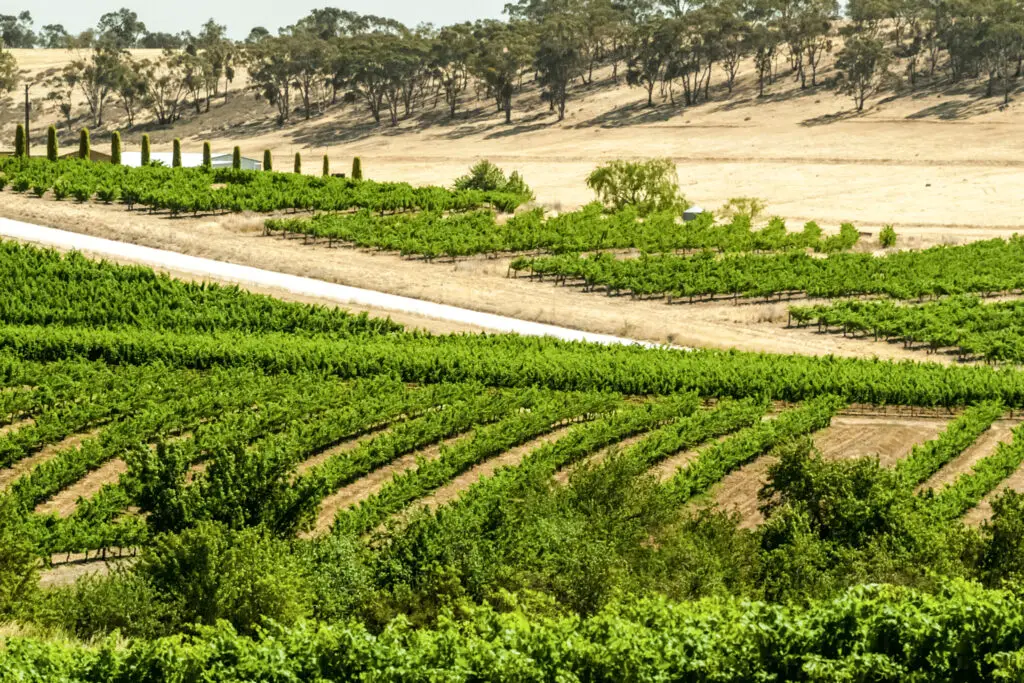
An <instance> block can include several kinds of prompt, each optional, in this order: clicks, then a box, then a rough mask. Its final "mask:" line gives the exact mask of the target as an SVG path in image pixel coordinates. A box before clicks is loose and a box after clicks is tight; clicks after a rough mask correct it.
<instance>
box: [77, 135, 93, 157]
mask: <svg viewBox="0 0 1024 683" xmlns="http://www.w3.org/2000/svg"><path fill="white" fill-rule="evenodd" d="M91 153H92V143H91V142H90V141H89V129H88V128H83V129H82V132H81V133H79V134H78V158H79V159H86V160H88V159H91V158H92V154H91Z"/></svg>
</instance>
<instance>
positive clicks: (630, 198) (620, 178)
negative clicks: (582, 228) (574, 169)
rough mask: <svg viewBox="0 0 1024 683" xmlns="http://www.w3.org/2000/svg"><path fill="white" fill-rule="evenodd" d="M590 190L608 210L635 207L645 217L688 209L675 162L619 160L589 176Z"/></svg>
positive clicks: (664, 160)
mask: <svg viewBox="0 0 1024 683" xmlns="http://www.w3.org/2000/svg"><path fill="white" fill-rule="evenodd" d="M587 187H589V188H590V189H592V190H593V191H594V192H595V193H597V196H598V198H599V199H600V200H601V201H602V202H603V203H604V205H605V206H606V207H609V208H612V209H615V210H620V209H623V208H625V207H627V206H632V207H634V208H635V209H636V211H637V213H639V214H640V215H644V216H646V215H648V214H651V213H654V212H657V211H670V210H679V209H684V208H686V206H687V202H686V199H685V198H684V197H683V196H682V195H681V194H679V177H678V176H677V175H676V166H675V164H673V163H672V160H671V159H650V160H648V161H623V160H621V159H619V160H617V161H613V162H611V163H608V164H605V165H603V166H599V167H597V168H596V169H594V171H593V172H592V173H591V174H590V175H589V176H588V177H587Z"/></svg>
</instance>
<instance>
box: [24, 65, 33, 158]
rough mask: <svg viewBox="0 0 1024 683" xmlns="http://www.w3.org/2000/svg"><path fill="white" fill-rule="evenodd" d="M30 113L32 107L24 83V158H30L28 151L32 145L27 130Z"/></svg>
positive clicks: (26, 85)
mask: <svg viewBox="0 0 1024 683" xmlns="http://www.w3.org/2000/svg"><path fill="white" fill-rule="evenodd" d="M31 111H32V105H31V104H29V101H28V83H26V84H25V156H26V157H28V156H32V155H31V154H30V153H29V150H30V149H31V147H32V143H31V140H32V134H31V133H29V130H28V124H29V114H30V113H31Z"/></svg>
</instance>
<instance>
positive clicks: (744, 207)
mask: <svg viewBox="0 0 1024 683" xmlns="http://www.w3.org/2000/svg"><path fill="white" fill-rule="evenodd" d="M765 208H766V205H765V202H764V200H763V199H758V198H757V197H733V198H732V199H730V200H729V201H727V202H726V203H725V204H723V205H722V208H720V209H719V210H718V216H719V218H720V219H721V220H723V221H731V220H733V219H734V218H736V217H737V216H746V217H747V218H748V219H750V222H751V223H753V222H755V221H756V220H757V219H758V218H760V217H761V215H762V214H763V213H764V210H765Z"/></svg>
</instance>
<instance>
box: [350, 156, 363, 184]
mask: <svg viewBox="0 0 1024 683" xmlns="http://www.w3.org/2000/svg"><path fill="white" fill-rule="evenodd" d="M362 179H363V160H362V159H360V158H359V157H356V158H355V159H353V160H352V180H362Z"/></svg>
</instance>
